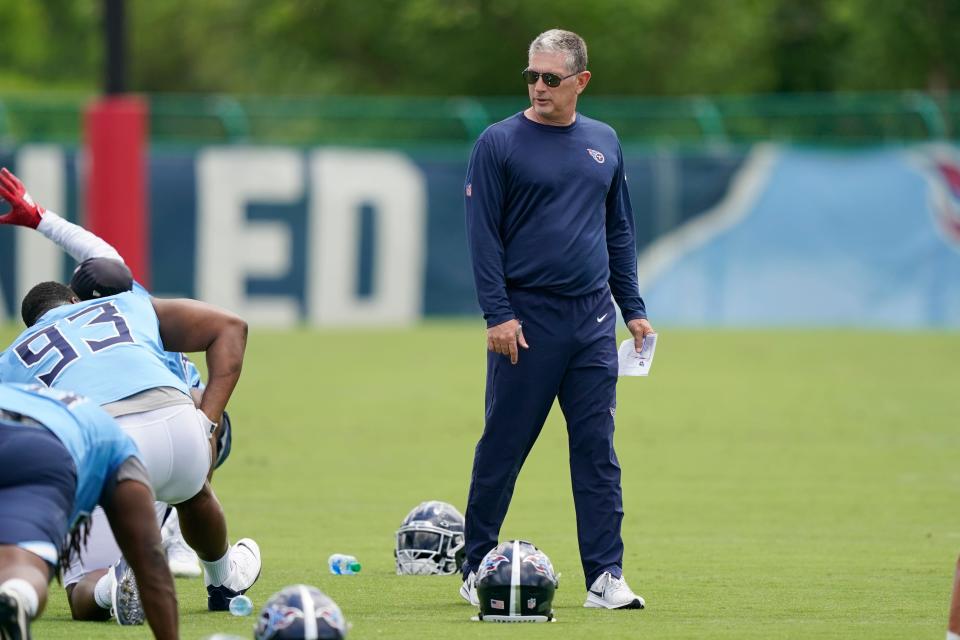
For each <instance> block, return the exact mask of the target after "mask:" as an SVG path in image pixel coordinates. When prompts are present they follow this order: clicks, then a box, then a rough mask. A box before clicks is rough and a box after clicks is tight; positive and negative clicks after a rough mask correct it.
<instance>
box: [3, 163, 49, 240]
mask: <svg viewBox="0 0 960 640" xmlns="http://www.w3.org/2000/svg"><path fill="white" fill-rule="evenodd" d="M0 197H2V198H3V199H4V200H6V201H7V202H8V203H9V204H10V211H8V212H7V213H6V214H4V215H2V216H0V224H15V225H18V226H21V227H30V228H31V229H36V228H37V225H38V224H40V218H41V217H42V216H43V207H41V206H40V205H38V204H37V203H36V202H34V201H33V198H31V197H30V194H29V193H27V189H26V187H24V186H23V183H22V182H20V180H19V179H18V178H17V176H15V175H13V174H12V173H10V172H9V171H7V169H6V168H3V169H0Z"/></svg>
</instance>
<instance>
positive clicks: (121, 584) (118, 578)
mask: <svg viewBox="0 0 960 640" xmlns="http://www.w3.org/2000/svg"><path fill="white" fill-rule="evenodd" d="M110 578H111V580H110V582H111V585H110V595H111V596H113V605H112V606H111V607H110V615H112V616H113V617H114V618H116V620H117V624H119V625H123V626H129V625H137V624H143V620H144V618H145V616H144V613H143V603H141V602H140V590H139V589H138V588H137V579H136V577H134V575H133V569H131V568H130V565H128V564H127V561H126V560H124V559H123V558H120V559H119V560H117V562H116V564H114V565H113V566H112V567H110Z"/></svg>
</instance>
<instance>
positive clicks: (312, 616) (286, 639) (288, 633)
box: [253, 584, 349, 640]
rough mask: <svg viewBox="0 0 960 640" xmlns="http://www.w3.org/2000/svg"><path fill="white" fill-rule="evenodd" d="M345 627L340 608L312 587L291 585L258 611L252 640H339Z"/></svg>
mask: <svg viewBox="0 0 960 640" xmlns="http://www.w3.org/2000/svg"><path fill="white" fill-rule="evenodd" d="M348 628H349V625H348V624H347V621H346V619H344V617H343V613H341V612H340V607H338V606H337V603H335V602H334V601H333V600H331V599H330V598H329V597H328V596H327V595H325V594H324V593H323V592H322V591H320V590H319V589H317V588H316V587H311V586H308V585H305V584H295V585H293V586H290V587H285V588H284V589H282V590H281V591H278V592H277V593H275V594H273V595H272V596H271V597H270V599H269V600H267V604H265V605H264V606H263V609H261V610H260V617H259V618H258V619H257V624H256V626H255V627H254V628H253V637H254V638H255V640H314V639H316V640H341V639H342V638H346V637H347V629H348Z"/></svg>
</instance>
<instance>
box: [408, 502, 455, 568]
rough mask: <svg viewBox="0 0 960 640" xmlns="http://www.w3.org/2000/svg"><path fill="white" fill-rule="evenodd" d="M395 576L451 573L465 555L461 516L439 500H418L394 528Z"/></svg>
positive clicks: (453, 508)
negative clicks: (395, 538) (395, 541)
mask: <svg viewBox="0 0 960 640" xmlns="http://www.w3.org/2000/svg"><path fill="white" fill-rule="evenodd" d="M393 554H394V556H396V558H397V575H401V576H402V575H451V574H454V573H457V572H458V571H460V567H461V566H462V565H463V559H464V556H465V549H464V540H463V516H462V515H461V514H460V512H459V511H457V508H456V507H454V506H453V505H451V504H448V503H446V502H440V501H439V500H429V501H427V502H421V503H420V504H418V505H417V506H415V507H414V508H413V509H411V510H410V513H408V514H407V517H406V518H404V519H403V522H402V523H401V524H400V528H399V529H397V544H396V547H395V549H394V552H393Z"/></svg>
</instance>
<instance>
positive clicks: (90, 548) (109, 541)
mask: <svg viewBox="0 0 960 640" xmlns="http://www.w3.org/2000/svg"><path fill="white" fill-rule="evenodd" d="M167 509H168V507H167V505H166V504H165V503H163V502H155V503H154V517H155V519H156V521H157V523H158V525H159V523H160V522H161V521H162V520H163V516H164V515H165V514H166V510H167ZM126 569H127V568H126V565H125V564H124V563H123V562H122V558H121V552H120V547H119V545H118V544H117V541H116V539H115V538H114V536H113V530H112V528H111V526H110V522H109V521H108V520H107V516H106V514H105V513H104V511H103V509H102V508H100V507H97V508H96V509H94V510H93V513H92V514H91V516H90V529H89V535H88V536H87V540H86V542H85V543H84V544H83V546H82V547H81V549H80V553H78V554H76V555H75V556H74V557H73V558H72V559H71V561H70V564H69V566H67V567H65V568H64V570H63V574H62V576H61V580H62V581H63V585H64V587H65V588H66V591H67V602H68V603H69V605H70V613H71V615H72V616H73V619H74V620H108V619H110V617H111V616H113V617H116V619H117V622H118V623H120V624H123V625H127V624H141V623H142V622H143V618H142V616H141V615H140V614H141V612H142V608H141V607H140V605H139V603H137V602H136V601H132V602H130V603H129V608H130V609H131V611H127V610H125V609H124V608H120V610H119V611H118V610H117V609H118V608H117V607H115V606H114V605H115V604H116V603H115V602H114V596H115V594H116V592H117V589H118V588H121V589H122V588H123V587H124V585H125V582H126V581H129V580H131V579H132V572H130V573H126ZM118 582H119V584H118ZM126 606H127V604H124V607H126Z"/></svg>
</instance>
